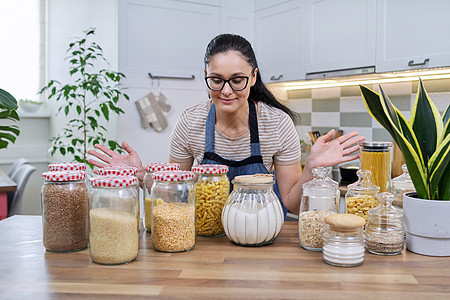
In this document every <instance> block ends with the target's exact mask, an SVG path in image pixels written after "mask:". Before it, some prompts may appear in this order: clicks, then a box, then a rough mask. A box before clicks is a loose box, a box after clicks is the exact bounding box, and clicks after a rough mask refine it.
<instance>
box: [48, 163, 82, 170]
mask: <svg viewBox="0 0 450 300" xmlns="http://www.w3.org/2000/svg"><path fill="white" fill-rule="evenodd" d="M48 170H49V171H85V170H86V164H83V163H78V162H68V163H55V164H49V165H48Z"/></svg>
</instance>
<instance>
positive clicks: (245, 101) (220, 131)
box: [89, 34, 364, 214]
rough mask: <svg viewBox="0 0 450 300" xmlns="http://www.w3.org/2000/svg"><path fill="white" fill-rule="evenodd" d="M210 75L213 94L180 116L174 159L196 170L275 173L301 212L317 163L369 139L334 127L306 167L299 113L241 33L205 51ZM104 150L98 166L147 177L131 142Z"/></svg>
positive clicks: (285, 200) (338, 158) (286, 202)
mask: <svg viewBox="0 0 450 300" xmlns="http://www.w3.org/2000/svg"><path fill="white" fill-rule="evenodd" d="M205 81H206V85H207V87H208V89H209V93H210V98H211V100H208V101H207V102H204V103H200V104H197V105H195V106H193V107H191V108H188V109H187V110H186V111H185V112H183V114H182V115H181V116H180V118H179V119H178V122H177V125H176V127H175V128H174V131H173V133H172V137H171V142H170V157H169V161H170V162H173V163H178V164H180V166H181V169H183V170H190V168H191V167H192V165H193V163H194V160H195V161H196V162H197V163H201V164H205V163H213V164H226V165H228V166H229V177H230V178H234V176H237V175H245V174H256V173H272V172H273V171H274V173H275V178H276V185H275V192H276V193H277V194H278V196H279V197H280V200H281V202H282V204H283V206H284V208H285V213H286V209H287V210H289V211H290V212H292V213H295V214H297V213H298V210H299V205H300V198H301V194H302V184H303V183H305V182H308V181H310V180H311V179H312V172H311V171H312V169H313V168H314V167H319V166H332V165H336V164H339V163H342V162H346V161H350V160H354V159H356V158H358V155H351V154H353V153H354V152H355V151H357V150H358V145H357V144H358V143H359V142H360V141H363V140H364V137H361V136H358V133H357V132H351V133H348V134H346V135H343V136H341V137H339V138H337V139H333V137H334V135H335V132H334V130H331V131H330V132H328V133H327V134H325V135H324V136H322V137H321V138H319V139H318V140H317V141H316V143H315V144H314V146H313V147H312V148H311V153H310V155H309V157H308V159H307V161H306V165H305V168H304V170H303V172H302V168H301V164H300V142H299V138H298V135H297V132H296V130H295V126H294V123H293V121H292V119H291V118H293V117H294V115H295V114H294V113H293V112H292V111H291V110H290V109H288V108H287V107H285V106H284V105H282V104H281V103H279V102H278V101H277V100H276V99H275V97H274V96H273V95H272V94H271V93H270V91H269V90H268V89H267V88H266V87H265V85H264V83H263V82H262V80H261V75H260V72H259V69H258V65H257V62H256V57H255V53H254V51H253V49H252V47H251V45H250V43H249V42H248V41H247V40H246V39H244V38H243V37H241V36H238V35H233V34H221V35H219V36H217V37H215V38H214V39H213V40H212V41H211V42H210V43H209V44H208V47H207V49H206V54H205ZM95 147H96V148H97V149H99V150H101V151H103V152H104V153H105V154H102V153H100V152H97V151H94V150H90V151H89V154H91V155H94V156H95V157H97V158H99V159H100V160H102V161H103V162H104V163H102V162H99V161H96V160H92V159H89V162H90V163H92V164H94V165H95V166H97V167H104V166H105V165H107V164H110V165H124V164H125V165H133V166H136V167H138V169H139V172H138V177H139V178H140V180H141V181H142V178H143V175H144V169H143V167H142V163H141V161H140V159H139V156H138V155H137V153H136V152H135V151H134V150H133V149H132V148H131V147H130V146H129V145H128V144H126V143H125V142H123V143H122V147H123V148H124V149H125V150H126V151H127V152H128V154H127V155H120V154H117V153H115V152H113V151H111V150H110V149H108V148H106V147H104V146H101V145H96V146H95Z"/></svg>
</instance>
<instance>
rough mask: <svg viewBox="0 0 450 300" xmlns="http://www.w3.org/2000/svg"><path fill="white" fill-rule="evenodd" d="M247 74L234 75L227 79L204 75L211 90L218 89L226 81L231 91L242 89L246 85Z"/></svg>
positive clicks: (220, 88) (221, 87)
mask: <svg viewBox="0 0 450 300" xmlns="http://www.w3.org/2000/svg"><path fill="white" fill-rule="evenodd" d="M249 78H250V77H248V76H235V77H232V78H230V79H228V80H225V79H223V78H221V77H217V76H207V77H205V81H206V85H207V86H208V88H209V89H210V90H212V91H220V90H222V89H223V87H224V86H225V83H227V82H228V85H229V86H230V87H231V88H232V89H233V91H242V90H243V89H245V88H246V87H247V84H248V79H249Z"/></svg>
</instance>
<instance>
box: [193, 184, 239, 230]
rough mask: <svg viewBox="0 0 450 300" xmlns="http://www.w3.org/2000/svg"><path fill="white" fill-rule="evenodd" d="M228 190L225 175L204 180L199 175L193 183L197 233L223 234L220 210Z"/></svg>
mask: <svg viewBox="0 0 450 300" xmlns="http://www.w3.org/2000/svg"><path fill="white" fill-rule="evenodd" d="M229 191H230V183H229V181H228V179H227V177H226V176H224V177H222V178H220V180H218V181H214V180H205V181H202V179H201V177H200V179H199V180H198V181H197V183H195V192H196V201H195V206H196V210H195V211H196V230H197V234H198V235H203V236H213V235H223V234H225V231H224V229H223V225H222V210H223V206H224V205H225V202H226V201H227V198H228V195H229Z"/></svg>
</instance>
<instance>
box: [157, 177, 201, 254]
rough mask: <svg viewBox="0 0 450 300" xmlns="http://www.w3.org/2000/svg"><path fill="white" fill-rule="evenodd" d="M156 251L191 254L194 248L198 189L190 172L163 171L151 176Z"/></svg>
mask: <svg viewBox="0 0 450 300" xmlns="http://www.w3.org/2000/svg"><path fill="white" fill-rule="evenodd" d="M152 177H153V180H154V183H153V186H152V190H151V195H150V199H151V202H152V243H153V249H155V250H156V251H161V252H183V251H189V250H191V249H192V248H194V246H195V188H194V173H193V172H191V171H161V172H155V173H153V175H152Z"/></svg>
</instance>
